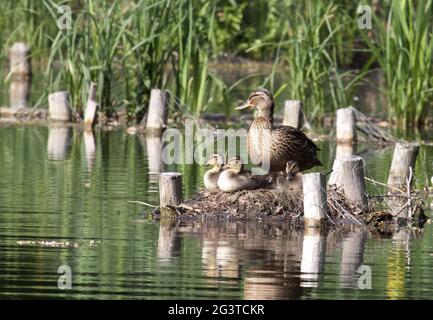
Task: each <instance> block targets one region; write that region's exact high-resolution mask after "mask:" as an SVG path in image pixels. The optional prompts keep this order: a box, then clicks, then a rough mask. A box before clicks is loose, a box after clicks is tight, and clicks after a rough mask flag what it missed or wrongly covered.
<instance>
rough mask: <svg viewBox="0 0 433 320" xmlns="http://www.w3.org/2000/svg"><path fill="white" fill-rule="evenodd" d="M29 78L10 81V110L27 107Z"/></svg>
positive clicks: (29, 86)
mask: <svg viewBox="0 0 433 320" xmlns="http://www.w3.org/2000/svg"><path fill="white" fill-rule="evenodd" d="M30 88H31V81H30V80H25V79H21V80H15V79H13V80H12V81H11V84H10V87H9V107H10V108H11V109H12V110H19V109H22V108H27V107H29V101H30Z"/></svg>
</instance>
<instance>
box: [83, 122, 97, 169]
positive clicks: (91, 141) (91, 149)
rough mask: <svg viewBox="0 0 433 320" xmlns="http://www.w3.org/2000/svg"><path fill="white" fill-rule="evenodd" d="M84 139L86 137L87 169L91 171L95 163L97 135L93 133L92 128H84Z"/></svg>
mask: <svg viewBox="0 0 433 320" xmlns="http://www.w3.org/2000/svg"><path fill="white" fill-rule="evenodd" d="M83 139H84V153H85V155H86V164H87V171H88V172H91V171H92V168H93V164H94V162H95V154H96V144H95V137H94V135H93V131H92V130H91V129H90V130H84V131H83Z"/></svg>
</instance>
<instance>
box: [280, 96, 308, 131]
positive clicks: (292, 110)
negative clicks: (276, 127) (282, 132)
mask: <svg viewBox="0 0 433 320" xmlns="http://www.w3.org/2000/svg"><path fill="white" fill-rule="evenodd" d="M303 120H304V114H303V111H302V103H301V101H299V100H286V101H285V102H284V118H283V126H292V127H294V128H296V129H300V128H302V126H303Z"/></svg>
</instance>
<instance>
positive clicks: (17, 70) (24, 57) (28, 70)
mask: <svg viewBox="0 0 433 320" xmlns="http://www.w3.org/2000/svg"><path fill="white" fill-rule="evenodd" d="M30 52H31V51H30V47H29V46H27V44H25V43H24V42H16V43H14V44H13V45H12V47H11V49H10V51H9V63H10V69H11V70H10V72H11V75H12V79H15V80H17V79H28V78H30V77H31V76H32V64H31V59H30Z"/></svg>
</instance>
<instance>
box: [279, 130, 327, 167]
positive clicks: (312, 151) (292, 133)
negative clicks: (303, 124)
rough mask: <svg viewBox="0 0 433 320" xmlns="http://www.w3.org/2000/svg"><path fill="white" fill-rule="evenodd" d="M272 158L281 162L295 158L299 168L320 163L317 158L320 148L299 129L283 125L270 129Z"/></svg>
mask: <svg viewBox="0 0 433 320" xmlns="http://www.w3.org/2000/svg"><path fill="white" fill-rule="evenodd" d="M271 139H272V143H271V154H272V158H274V159H278V161H280V162H281V163H283V162H284V165H285V162H286V161H288V160H295V161H296V162H297V163H298V165H299V166H300V169H301V170H303V169H304V168H305V169H308V168H311V167H312V166H315V165H321V163H320V161H319V160H318V159H317V151H320V149H319V148H318V147H317V146H316V144H315V143H314V142H313V141H311V140H310V139H309V138H308V137H307V136H306V135H305V134H304V133H303V132H302V131H301V130H299V129H296V128H294V127H291V126H283V127H279V128H275V129H274V130H272V137H271Z"/></svg>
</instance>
